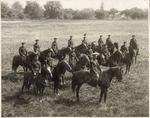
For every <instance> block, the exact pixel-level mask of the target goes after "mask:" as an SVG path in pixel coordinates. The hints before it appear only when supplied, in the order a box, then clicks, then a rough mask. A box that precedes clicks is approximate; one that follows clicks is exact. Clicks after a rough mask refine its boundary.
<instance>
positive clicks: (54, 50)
mask: <svg viewBox="0 0 150 118" xmlns="http://www.w3.org/2000/svg"><path fill="white" fill-rule="evenodd" d="M51 48H52V50H53V52H54V53H55V55H56V54H57V53H58V45H57V38H54V41H53V42H52V46H51Z"/></svg>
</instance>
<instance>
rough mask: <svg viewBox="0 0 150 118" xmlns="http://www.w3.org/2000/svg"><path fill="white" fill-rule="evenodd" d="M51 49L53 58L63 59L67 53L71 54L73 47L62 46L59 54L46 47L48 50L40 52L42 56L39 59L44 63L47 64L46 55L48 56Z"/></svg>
mask: <svg viewBox="0 0 150 118" xmlns="http://www.w3.org/2000/svg"><path fill="white" fill-rule="evenodd" d="M49 51H51V52H52V58H54V59H61V58H64V57H66V55H69V54H70V53H71V48H69V47H66V48H62V49H60V50H58V53H57V54H54V52H53V51H52V50H51V49H46V50H44V51H42V52H41V53H40V57H39V60H40V62H41V64H42V65H43V64H45V59H46V56H47V54H48V52H49Z"/></svg>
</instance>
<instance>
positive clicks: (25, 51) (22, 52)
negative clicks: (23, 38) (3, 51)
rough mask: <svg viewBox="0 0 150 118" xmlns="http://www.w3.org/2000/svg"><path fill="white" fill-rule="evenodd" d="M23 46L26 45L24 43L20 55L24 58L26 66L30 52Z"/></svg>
mask: <svg viewBox="0 0 150 118" xmlns="http://www.w3.org/2000/svg"><path fill="white" fill-rule="evenodd" d="M23 45H24V43H22V46H21V47H20V48H19V54H20V56H21V58H22V61H23V65H24V66H25V64H26V57H27V54H28V52H27V50H26V48H25V47H24V46H23Z"/></svg>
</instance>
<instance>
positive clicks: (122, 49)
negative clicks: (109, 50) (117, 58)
mask: <svg viewBox="0 0 150 118" xmlns="http://www.w3.org/2000/svg"><path fill="white" fill-rule="evenodd" d="M120 51H121V52H122V55H123V57H125V55H126V53H127V51H128V49H127V46H126V42H124V43H123V45H122V46H121V48H120Z"/></svg>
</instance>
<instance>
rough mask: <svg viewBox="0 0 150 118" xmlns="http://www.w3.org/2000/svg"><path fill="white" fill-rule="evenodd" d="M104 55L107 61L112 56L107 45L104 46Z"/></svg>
mask: <svg viewBox="0 0 150 118" xmlns="http://www.w3.org/2000/svg"><path fill="white" fill-rule="evenodd" d="M102 54H103V55H104V56H105V58H106V59H108V58H109V56H110V54H109V51H108V48H107V46H106V45H104V46H103V48H102Z"/></svg>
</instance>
